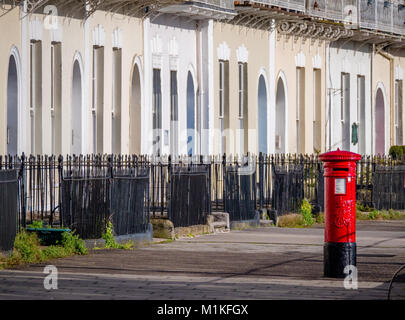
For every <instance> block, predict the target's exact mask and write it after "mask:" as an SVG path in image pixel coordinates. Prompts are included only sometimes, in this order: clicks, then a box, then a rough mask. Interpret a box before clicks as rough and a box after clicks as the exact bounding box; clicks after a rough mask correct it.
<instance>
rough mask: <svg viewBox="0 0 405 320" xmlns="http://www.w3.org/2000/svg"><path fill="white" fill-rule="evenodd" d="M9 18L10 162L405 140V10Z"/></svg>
mask: <svg viewBox="0 0 405 320" xmlns="http://www.w3.org/2000/svg"><path fill="white" fill-rule="evenodd" d="M358 12H360V14H359V13H358ZM0 15H1V17H0V33H1V36H2V37H1V38H2V41H3V44H2V46H1V47H0V74H3V76H2V77H0V99H2V103H1V104H0V124H1V125H0V128H1V132H0V153H1V154H5V153H10V154H15V153H21V152H25V153H33V154H44V153H48V154H50V153H56V154H59V153H63V154H66V153H75V154H79V153H136V154H140V153H144V154H169V153H170V154H222V153H225V152H226V153H227V154H230V153H231V154H240V153H246V152H250V153H254V154H257V153H258V152H264V153H313V152H318V151H325V150H329V149H336V148H337V147H340V148H342V149H345V150H351V151H355V152H360V153H362V154H373V153H383V152H387V151H388V149H389V147H390V146H391V145H393V144H402V143H403V136H404V133H403V130H404V126H403V125H402V124H403V122H404V119H403V117H404V113H403V112H402V108H403V106H402V96H403V90H404V88H403V85H402V80H403V69H404V68H405V57H404V49H403V46H404V41H403V38H402V37H403V36H405V24H404V23H405V9H404V6H403V3H400V2H398V1H393V2H390V1H381V0H359V1H355V0H344V1H343V0H342V1H336V3H334V4H333V5H332V4H331V3H329V2H325V1H314V0H310V1H303V0H289V1H273V0H267V1H244V2H236V1H235V2H234V1H225V0H222V1H219V0H212V1H191V2H190V1H188V2H184V1H175V0H165V1H135V0H134V1H130V2H117V1H115V2H112V1H109V0H105V1H99V2H94V3H93V2H92V1H90V2H84V1H83V2H80V1H79V2H75V3H73V2H70V3H69V2H63V1H47V2H46V3H45V2H44V1H40V0H38V1H2V7H1V9H0Z"/></svg>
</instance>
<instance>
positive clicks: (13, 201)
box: [0, 169, 19, 251]
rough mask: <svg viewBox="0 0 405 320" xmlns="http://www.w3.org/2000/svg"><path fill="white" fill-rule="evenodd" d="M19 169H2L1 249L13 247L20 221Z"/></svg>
mask: <svg viewBox="0 0 405 320" xmlns="http://www.w3.org/2000/svg"><path fill="white" fill-rule="evenodd" d="M17 174H18V173H17V170H15V169H13V170H0V251H9V250H11V249H12V248H13V245H14V239H15V236H16V234H17V228H18V226H19V222H18V207H17V203H18V178H17Z"/></svg>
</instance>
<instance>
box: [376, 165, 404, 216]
mask: <svg viewBox="0 0 405 320" xmlns="http://www.w3.org/2000/svg"><path fill="white" fill-rule="evenodd" d="M372 197H373V204H374V208H376V209H378V210H381V209H386V210H388V209H395V210H404V209H405V165H397V166H383V165H376V166H375V171H374V173H373V193H372Z"/></svg>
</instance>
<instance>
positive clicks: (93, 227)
mask: <svg viewBox="0 0 405 320" xmlns="http://www.w3.org/2000/svg"><path fill="white" fill-rule="evenodd" d="M60 173H61V181H62V188H61V199H62V201H61V221H62V224H63V226H65V227H69V228H70V229H72V230H75V231H76V233H77V234H79V236H80V237H81V238H83V239H98V238H101V236H102V234H103V233H104V232H105V230H106V225H107V222H108V218H109V216H110V173H109V168H108V167H107V163H104V162H103V161H102V160H101V159H100V162H99V163H95V164H94V163H92V164H86V162H84V163H75V162H73V163H69V164H67V165H66V168H63V169H62V167H60Z"/></svg>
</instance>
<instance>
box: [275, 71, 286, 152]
mask: <svg viewBox="0 0 405 320" xmlns="http://www.w3.org/2000/svg"><path fill="white" fill-rule="evenodd" d="M286 110H287V95H286V88H285V83H284V80H283V78H282V77H281V76H280V77H279V78H278V81H277V89H276V137H275V138H276V142H275V149H274V150H275V152H276V153H285V152H286V151H287V150H286V142H287V141H286V119H287V117H286Z"/></svg>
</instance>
